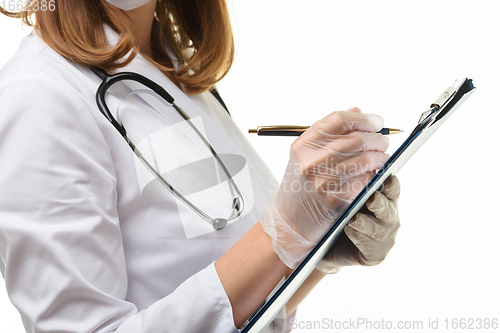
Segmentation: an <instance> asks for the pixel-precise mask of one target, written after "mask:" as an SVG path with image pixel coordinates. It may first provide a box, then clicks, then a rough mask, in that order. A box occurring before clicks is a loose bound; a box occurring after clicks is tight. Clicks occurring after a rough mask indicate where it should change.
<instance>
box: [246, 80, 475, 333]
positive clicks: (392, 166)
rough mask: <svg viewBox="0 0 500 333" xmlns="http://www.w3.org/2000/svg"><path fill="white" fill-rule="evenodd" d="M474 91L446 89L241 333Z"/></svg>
mask: <svg viewBox="0 0 500 333" xmlns="http://www.w3.org/2000/svg"><path fill="white" fill-rule="evenodd" d="M475 89H476V88H475V87H474V85H473V84H472V80H471V79H468V78H465V79H464V80H462V82H460V83H459V84H458V85H455V86H453V87H449V88H448V89H446V90H445V92H444V93H443V94H441V96H440V97H439V98H438V100H436V102H434V103H433V104H432V105H431V108H430V109H429V110H428V111H426V112H424V113H423V114H422V117H421V119H420V120H419V123H418V125H417V126H416V127H415V129H414V130H413V132H412V133H411V134H410V135H409V136H408V138H407V139H406V140H405V141H404V142H403V144H402V145H401V146H400V147H399V148H398V149H397V150H396V152H394V154H392V155H391V157H389V159H388V160H387V162H386V163H385V164H384V166H383V167H382V168H381V169H380V170H379V171H378V172H377V174H376V175H375V176H373V178H372V179H371V180H370V182H369V183H368V185H366V186H365V188H363V190H361V192H360V193H359V194H358V196H357V197H356V198H355V199H354V200H353V202H352V203H351V204H350V205H349V207H347V208H346V210H345V211H344V212H343V213H342V215H341V216H340V217H339V218H338V219H337V221H335V223H334V224H333V225H332V227H331V228H330V229H329V230H328V232H327V233H326V234H325V235H324V236H323V238H322V239H321V240H320V241H319V242H318V244H317V245H316V246H315V247H314V248H313V249H312V250H311V252H310V253H309V254H308V255H307V256H306V257H305V258H304V260H303V261H302V262H301V263H300V265H299V266H298V267H297V268H296V269H295V270H294V271H293V272H292V274H290V276H289V277H288V278H287V279H286V280H285V281H284V282H283V284H282V285H281V286H280V287H279V288H278V289H277V290H276V291H275V292H274V294H272V295H271V297H270V298H269V299H268V300H267V301H266V302H265V303H264V304H263V306H262V307H261V308H260V309H259V310H258V311H256V312H255V314H254V315H253V316H252V318H250V320H249V322H248V324H247V325H246V326H245V328H244V329H243V330H242V331H241V332H242V333H258V332H260V331H261V330H262V329H263V328H265V327H266V326H268V325H269V323H270V322H271V321H272V320H273V319H274V318H275V317H276V316H277V315H278V313H279V312H280V311H281V309H282V308H283V307H284V306H285V304H286V302H288V300H289V299H290V297H291V296H292V295H293V294H294V293H295V291H296V290H297V289H298V288H299V287H300V285H301V284H302V283H303V282H304V280H305V279H306V278H307V277H308V276H309V274H311V272H312V271H313V270H314V269H315V267H316V265H317V264H318V263H319V262H320V261H321V259H322V258H323V257H324V255H325V254H326V253H327V252H328V250H329V249H330V248H331V247H332V246H333V244H335V242H336V241H337V240H338V239H339V238H340V236H341V235H342V231H343V230H344V227H345V226H346V225H347V223H348V222H349V220H350V219H351V218H352V217H353V216H354V215H355V214H356V213H357V212H358V211H359V210H360V209H361V208H362V207H363V205H364V204H365V202H366V200H368V198H370V196H371V195H372V194H373V193H375V191H376V190H377V189H378V188H380V186H381V185H382V184H383V182H384V181H385V180H386V179H387V178H389V176H391V175H393V174H396V173H397V172H398V171H399V170H400V169H401V168H402V167H403V166H404V165H405V164H406V162H408V160H409V159H410V158H411V157H412V156H413V155H414V154H415V152H417V150H418V149H419V148H420V147H421V146H422V145H423V144H424V143H425V142H426V141H427V139H428V138H430V137H431V136H432V134H434V132H436V130H437V129H438V128H439V127H440V126H441V125H442V124H443V123H444V122H445V121H446V120H447V119H448V118H449V117H450V116H451V114H452V113H453V112H454V111H455V110H456V109H457V108H458V107H459V106H460V105H461V104H462V103H463V102H465V100H467V98H469V96H470V95H471V94H472V93H473V92H474V90H475Z"/></svg>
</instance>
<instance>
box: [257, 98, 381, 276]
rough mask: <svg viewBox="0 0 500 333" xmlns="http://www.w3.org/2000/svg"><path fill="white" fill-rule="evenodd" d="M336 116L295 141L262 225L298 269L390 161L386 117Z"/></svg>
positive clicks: (261, 217)
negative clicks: (376, 174) (370, 181)
mask: <svg viewBox="0 0 500 333" xmlns="http://www.w3.org/2000/svg"><path fill="white" fill-rule="evenodd" d="M349 111H350V112H341V111H338V112H333V113H331V114H329V115H328V116H326V117H325V118H323V119H321V120H319V121H317V122H315V123H314V124H313V125H312V126H311V127H310V128H309V129H308V130H307V131H305V132H304V133H302V135H300V136H299V138H297V140H295V141H294V142H293V144H292V146H291V148H290V159H289V162H288V166H287V169H286V171H285V175H284V177H283V180H282V182H281V184H280V187H279V190H278V192H277V193H276V194H275V196H274V199H273V200H271V202H270V203H269V204H268V205H267V206H266V207H265V208H264V209H263V210H262V211H261V212H260V214H259V222H260V223H261V225H262V227H263V229H264V231H265V232H266V233H267V234H269V236H270V237H271V239H272V243H273V249H274V251H275V252H276V254H277V255H278V256H279V257H280V259H281V261H282V262H283V263H285V264H286V265H287V266H288V267H290V268H292V269H294V268H296V267H297V266H298V265H299V264H300V262H301V261H302V260H303V259H304V257H305V256H306V255H307V254H308V253H309V251H310V250H311V249H312V248H313V247H314V245H316V243H317V242H318V241H319V240H320V239H321V237H322V236H323V235H324V234H325V233H326V231H327V230H328V228H329V227H330V226H331V225H332V224H333V222H335V220H336V219H337V218H338V217H339V216H340V215H341V214H342V212H343V211H344V210H345V208H347V206H348V205H349V204H350V203H351V201H352V200H353V199H354V198H355V197H356V196H357V194H358V193H359V192H360V191H361V190H362V189H363V187H364V186H365V185H366V184H367V183H368V181H369V180H370V179H371V178H372V177H373V175H374V174H375V173H376V170H377V169H379V168H381V167H382V166H383V165H384V163H385V162H386V161H387V159H388V157H389V155H388V154H385V153H384V152H385V151H386V150H387V148H388V146H389V140H388V138H387V137H385V136H383V135H382V134H379V133H376V132H377V131H379V130H380V129H381V128H382V126H383V123H384V121H383V119H382V117H380V116H378V115H375V114H363V113H361V111H360V110H359V109H358V108H352V109H350V110H349Z"/></svg>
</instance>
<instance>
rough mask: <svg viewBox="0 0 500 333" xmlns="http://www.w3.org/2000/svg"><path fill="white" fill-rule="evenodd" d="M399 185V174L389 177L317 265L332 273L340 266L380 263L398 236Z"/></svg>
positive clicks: (324, 271)
mask: <svg viewBox="0 0 500 333" xmlns="http://www.w3.org/2000/svg"><path fill="white" fill-rule="evenodd" d="M399 192H400V186H399V180H398V179H397V178H396V176H391V177H389V178H388V179H387V180H386V181H385V182H384V185H383V187H382V189H381V191H377V192H375V193H374V194H373V195H372V196H371V197H370V199H368V200H367V201H366V203H365V207H366V208H367V210H368V211H367V212H366V213H361V212H360V213H357V214H356V215H355V216H354V217H353V218H352V219H351V221H349V223H348V224H347V226H346V227H345V229H344V234H343V235H342V236H341V238H340V239H339V241H338V242H337V243H336V244H335V245H334V246H333V247H332V249H331V250H330V251H329V252H328V253H327V254H326V255H325V257H324V258H323V260H321V262H320V263H319V264H318V266H317V267H316V268H317V269H318V270H319V271H321V272H323V273H327V274H333V273H336V272H338V271H339V269H340V267H343V266H353V265H363V266H373V265H377V264H379V263H381V262H382V261H383V260H384V259H385V257H386V256H387V254H388V253H389V251H390V250H391V248H392V247H393V245H394V243H395V240H396V233H397V231H398V229H399V226H400V222H399V215H398V208H397V200H398V198H399Z"/></svg>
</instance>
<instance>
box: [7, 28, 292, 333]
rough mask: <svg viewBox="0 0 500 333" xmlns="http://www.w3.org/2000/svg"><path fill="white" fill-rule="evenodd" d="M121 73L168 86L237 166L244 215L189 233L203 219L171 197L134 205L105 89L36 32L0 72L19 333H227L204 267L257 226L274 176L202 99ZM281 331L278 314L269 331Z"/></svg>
mask: <svg viewBox="0 0 500 333" xmlns="http://www.w3.org/2000/svg"><path fill="white" fill-rule="evenodd" d="M113 34H114V33H110V30H108V37H109V38H110V40H111V41H112V42H113V41H114V42H115V41H116V35H113ZM119 71H132V72H137V73H140V74H142V75H145V76H146V77H148V78H150V79H152V80H153V81H155V82H157V83H158V84H160V85H161V86H163V87H164V88H165V89H166V90H167V91H168V92H169V93H170V94H171V95H172V96H173V97H174V98H175V100H176V103H177V104H178V105H179V106H181V107H183V109H184V111H186V113H188V114H189V115H190V116H191V117H192V118H196V119H198V121H199V122H198V124H200V121H201V124H202V126H203V129H204V132H205V133H206V135H207V137H208V140H209V141H210V142H211V144H212V146H214V148H215V150H216V151H217V152H218V153H219V154H220V153H234V154H240V155H241V156H244V157H245V159H246V167H245V172H247V176H248V175H249V176H250V179H251V184H249V183H245V182H244V181H242V182H241V183H240V184H238V185H239V186H241V187H242V190H243V191H244V192H245V195H244V197H245V200H246V202H245V205H246V207H245V211H244V216H243V217H242V218H241V219H239V220H238V221H237V222H235V223H233V224H231V225H229V226H228V227H226V228H225V229H223V230H221V231H217V232H214V231H212V232H202V233H201V234H199V235H198V236H196V235H193V234H191V235H190V236H188V235H187V234H188V231H187V230H188V229H189V227H186V226H187V225H188V224H189V223H191V222H193V221H194V222H196V223H198V225H200V223H201V224H203V223H205V224H206V222H204V221H203V220H201V219H200V217H198V216H197V215H195V214H193V212H191V211H190V210H189V209H188V208H186V206H185V205H183V204H179V202H177V201H176V199H175V198H174V197H173V196H172V195H170V196H168V195H166V196H165V198H162V199H161V200H159V201H154V200H150V199H148V198H144V197H143V195H142V193H141V190H142V189H143V185H144V184H142V185H141V184H140V183H141V182H144V177H143V176H144V173H143V171H139V169H140V168H141V167H142V166H141V165H140V164H138V163H137V161H136V157H135V155H134V154H133V152H132V150H131V149H130V148H129V146H128V145H127V144H126V142H125V140H124V139H123V138H122V137H121V136H120V135H119V133H118V131H116V130H115V128H113V127H112V126H111V124H110V123H109V122H108V121H107V120H106V119H105V118H104V116H103V115H102V114H101V113H100V112H99V110H98V108H97V106H96V102H95V93H96V89H97V87H98V85H99V84H100V83H101V80H100V79H99V78H98V77H97V76H96V75H95V74H94V73H92V72H91V71H90V70H89V69H88V68H87V67H85V66H80V65H77V64H74V63H71V62H69V61H67V60H66V59H64V58H63V57H61V56H60V55H58V54H57V53H56V52H55V51H53V50H52V49H51V48H49V47H48V46H47V45H46V44H44V43H43V41H41V40H40V39H39V38H38V37H37V36H36V35H34V34H33V35H31V36H28V37H26V38H25V39H24V40H23V41H22V44H21V46H20V48H19V51H18V52H17V54H16V55H15V57H14V58H13V59H12V60H10V61H9V62H8V63H7V64H6V65H5V66H4V68H3V69H2V70H1V72H0V170H1V172H0V255H1V259H2V260H1V261H0V269H1V272H2V274H3V276H4V278H5V282H6V286H7V291H8V294H9V297H10V299H11V301H12V303H13V304H14V306H15V307H16V308H17V309H18V310H19V312H20V314H21V316H22V320H23V323H24V326H25V328H26V331H27V332H56V331H57V332H62V331H64V332H112V331H115V330H116V332H130V333H131V332H144V333H153V332H176V333H179V332H205V333H209V332H217V333H224V332H235V331H236V328H235V327H234V324H233V317H232V309H231V305H230V303H229V299H228V297H227V295H226V293H225V291H224V289H223V287H222V284H221V282H220V280H219V277H218V275H217V272H216V270H215V268H214V265H213V263H214V261H215V260H217V259H218V258H219V257H220V256H221V255H222V254H223V253H224V252H226V251H227V250H228V249H229V248H230V247H231V246H232V245H233V244H234V243H235V242H236V241H237V240H238V239H239V238H240V237H241V236H242V235H243V234H244V233H245V232H246V231H247V230H248V229H249V228H250V227H251V226H252V225H253V224H254V223H256V222H257V220H258V213H259V211H260V210H261V209H262V207H263V206H264V205H265V204H266V203H267V202H268V201H269V200H271V198H272V193H273V192H274V191H275V190H276V181H275V180H274V178H273V176H272V174H271V172H270V171H269V169H268V168H267V167H266V165H265V163H264V162H263V161H262V160H261V158H260V157H259V156H258V154H257V153H256V152H255V151H254V149H253V148H252V147H251V146H250V144H249V143H248V141H247V140H246V138H245V137H244V135H243V134H242V133H241V131H240V130H239V129H238V128H237V127H236V125H235V124H234V123H233V121H232V119H231V117H230V116H229V115H228V114H227V112H226V111H225V110H224V109H223V108H222V107H221V105H220V104H219V103H218V102H217V100H216V99H215V98H214V97H213V96H212V95H211V94H210V93H209V92H205V93H203V94H201V95H197V96H187V95H185V94H184V93H183V92H182V91H181V90H180V89H178V88H177V87H176V86H175V85H174V84H173V83H172V82H170V81H169V80H168V78H167V77H166V76H165V75H163V74H162V73H161V72H160V71H159V70H158V69H157V68H156V67H154V66H152V65H151V64H150V63H148V62H147V61H146V60H144V58H143V57H142V56H140V55H138V56H137V58H136V59H135V60H134V61H132V63H131V64H129V65H128V66H126V67H125V68H123V69H120V70H119ZM120 84H123V86H122V87H123V89H128V88H130V87H127V84H125V83H120ZM111 97H112V96H111ZM115 102H116V101H115ZM113 103H114V102H113V100H112V98H111V99H110V104H113ZM234 112H237V111H236V110H235V111H234ZM171 144H175V143H174V142H171ZM141 170H142V169H141ZM141 175H142V176H141ZM141 177H142V178H141ZM247 178H248V177H247ZM141 179H142V180H141ZM225 189H226V191H227V186H226V187H225ZM212 194H213V193H212ZM189 214H191V215H189ZM221 217H222V216H221ZM196 219H197V220H196ZM186 221H187V222H186ZM200 221H201V222H200ZM185 223H187V224H185ZM206 225H207V226H209V225H208V224H206ZM209 227H210V226H209ZM210 228H211V227H210ZM209 230H210V229H209ZM283 323H284V317H283V313H282V314H281V316H280V319H279V320H275V324H274V332H278V331H279V332H283V331H284V330H285V328H284V327H283V326H284V325H283ZM270 330H271V328H270Z"/></svg>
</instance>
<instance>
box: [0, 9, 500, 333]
mask: <svg viewBox="0 0 500 333" xmlns="http://www.w3.org/2000/svg"><path fill="white" fill-rule="evenodd" d="M229 7H230V10H231V14H232V16H233V19H234V20H233V25H234V26H233V28H234V30H235V33H236V47H237V52H236V60H235V63H234V67H233V68H232V70H231V72H230V74H229V75H228V76H227V77H226V78H225V79H224V80H223V81H222V82H221V83H220V84H219V90H220V93H221V95H222V96H223V98H224V100H225V102H226V104H227V105H228V107H229V109H230V111H231V114H232V116H233V119H234V120H235V122H236V123H237V124H238V126H240V128H241V130H242V131H244V132H246V131H247V130H248V128H253V127H256V126H257V125H271V124H296V125H310V124H312V123H313V122H314V121H316V120H317V119H320V118H323V117H324V116H326V115H327V114H328V113H330V112H332V111H335V110H345V109H347V108H348V107H350V106H358V107H360V108H361V109H362V110H363V111H364V112H370V113H378V114H380V115H382V116H383V117H384V119H385V123H386V125H387V126H388V127H398V128H403V129H405V130H406V131H407V133H406V134H409V133H408V132H410V131H411V130H412V129H413V127H414V126H415V124H416V122H417V120H418V117H419V115H420V113H421V112H422V111H423V110H424V109H426V108H427V107H428V106H429V105H430V103H432V102H433V101H434V99H435V98H436V97H437V96H438V95H439V94H440V93H441V92H442V91H443V90H444V89H445V88H446V87H447V86H449V85H452V84H453V82H454V81H455V79H459V80H460V79H462V78H464V77H469V78H472V79H473V80H474V84H475V85H476V86H477V91H476V92H475V93H474V94H473V95H472V96H471V98H470V99H469V100H468V101H467V102H466V103H465V104H464V105H462V106H461V107H460V108H459V109H458V111H457V112H456V113H455V114H454V115H453V116H452V117H451V118H450V120H449V121H448V122H447V123H446V124H444V125H443V127H441V129H440V130H439V131H438V132H437V133H436V134H435V135H434V136H433V137H432V138H431V139H430V140H429V141H428V143H427V144H426V145H425V146H424V147H423V148H422V149H421V150H420V151H419V152H418V153H417V154H416V155H415V156H414V158H413V159H412V160H411V161H410V162H409V163H408V164H407V165H406V166H405V168H404V169H403V170H401V171H400V173H399V174H398V177H399V179H400V180H401V184H402V194H401V198H400V201H399V206H400V218H401V223H402V227H401V229H400V231H399V233H398V238H397V243H396V246H395V247H394V249H393V251H392V252H391V253H390V255H389V257H388V258H387V259H386V260H385V262H384V263H382V264H380V265H379V266H376V267H350V268H345V269H343V270H342V271H341V272H340V273H339V274H337V275H332V276H327V277H326V278H325V279H324V280H323V281H321V283H320V285H319V286H318V287H317V288H316V289H315V290H314V291H313V292H312V294H310V295H309V297H308V298H307V299H306V301H305V302H304V303H303V305H302V306H301V307H300V309H299V311H298V312H297V319H298V320H300V321H301V325H306V324H307V321H322V320H324V318H326V319H328V320H330V319H332V320H335V321H349V320H351V321H357V320H358V318H360V320H361V319H364V320H367V321H371V322H372V323H373V325H377V323H378V324H380V323H381V321H382V320H384V321H385V322H388V321H390V322H391V323H392V324H393V329H392V330H389V331H394V328H395V326H396V325H397V322H398V321H410V322H413V321H421V322H422V323H423V324H424V329H420V330H415V331H418V332H425V331H432V330H428V322H429V319H431V320H433V321H435V320H436V319H438V320H439V321H438V323H439V331H442V330H444V329H445V320H446V319H447V318H448V319H449V321H448V323H449V325H451V320H452V319H453V318H459V319H460V318H465V319H469V318H474V319H477V318H483V319H484V318H489V319H490V320H491V319H492V318H499V319H500V287H499V281H500V272H499V268H498V267H499V265H498V263H499V256H500V245H499V244H498V238H499V236H500V225H499V222H500V218H499V216H498V211H497V209H496V208H495V207H496V206H498V205H499V199H500V196H499V194H498V188H499V185H500V181H499V172H498V168H499V161H500V159H499V154H498V151H499V148H498V144H499V139H498V134H497V133H498V127H499V125H500V115H499V114H500V106H499V103H500V84H499V80H498V79H499V77H500V75H499V74H500V70H499V65H498V62H499V61H500V47H499V44H498V40H499V33H500V23H499V22H500V21H499V20H498V4H497V2H496V1H493V0H489V1H486V0H478V1H462V0H460V1H458V0H455V1H448V0H434V1H418V2H414V1H412V2H409V1H384V0H382V1H381V0H379V1H353V0H351V1H333V0H311V1H308V2H306V1H303V0H302V1H298V0H279V1H278V0H266V1H264V0H252V1H244V0H233V1H230V2H229ZM0 31H1V32H2V35H1V40H2V47H1V50H2V51H1V52H0V63H2V64H3V63H4V62H5V61H7V60H8V59H9V58H10V57H12V55H13V54H14V52H15V50H16V49H17V46H18V44H19V42H20V39H21V38H22V36H23V35H24V34H25V32H23V30H22V29H21V28H20V23H19V22H18V21H17V20H13V19H7V18H5V17H0ZM0 112H1V110H0ZM248 138H249V140H250V141H251V142H252V144H253V145H254V146H255V148H256V149H257V151H258V152H259V153H260V154H261V156H262V157H263V159H264V160H265V161H266V162H267V163H268V165H269V167H270V168H271V169H272V170H273V172H274V174H275V175H276V177H277V178H278V179H281V177H282V175H283V172H284V170H285V166H286V163H287V160H288V152H289V151H288V149H289V146H290V144H291V142H292V141H293V140H294V139H293V138H269V137H268V138H266V137H255V136H253V137H252V136H250V135H248ZM404 138H405V134H401V135H399V136H392V137H391V148H390V149H391V151H393V150H395V149H396V148H397V147H398V145H399V144H400V143H401V142H402V141H403V140H404ZM476 323H477V322H475V323H474V324H476ZM410 324H411V323H410ZM410 324H408V325H410ZM327 328H328V327H324V329H320V330H315V331H324V332H333V331H335V330H333V329H327ZM363 328H364V326H360V327H359V329H358V330H355V331H359V332H362V331H364V332H372V331H373V332H375V331H376V332H383V331H387V330H383V329H378V330H375V329H372V330H366V329H363ZM449 329H450V331H453V332H459V331H460V330H452V329H451V327H449ZM398 331H399V330H398ZM405 331H412V330H410V329H408V330H405ZM434 331H437V330H434ZM464 331H468V332H470V331H471V330H464ZM479 331H481V332H482V331H484V332H492V331H493V330H491V329H490V330H476V332H479ZM497 331H498V330H497ZM0 332H10V333H21V332H24V331H23V328H22V324H21V320H20V316H19V314H18V313H17V312H16V310H15V308H14V307H13V306H12V305H11V304H10V303H9V300H8V296H7V294H6V292H5V290H4V285H3V284H2V286H1V290H0ZM295 332H313V330H307V329H302V330H301V329H297V330H295Z"/></svg>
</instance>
